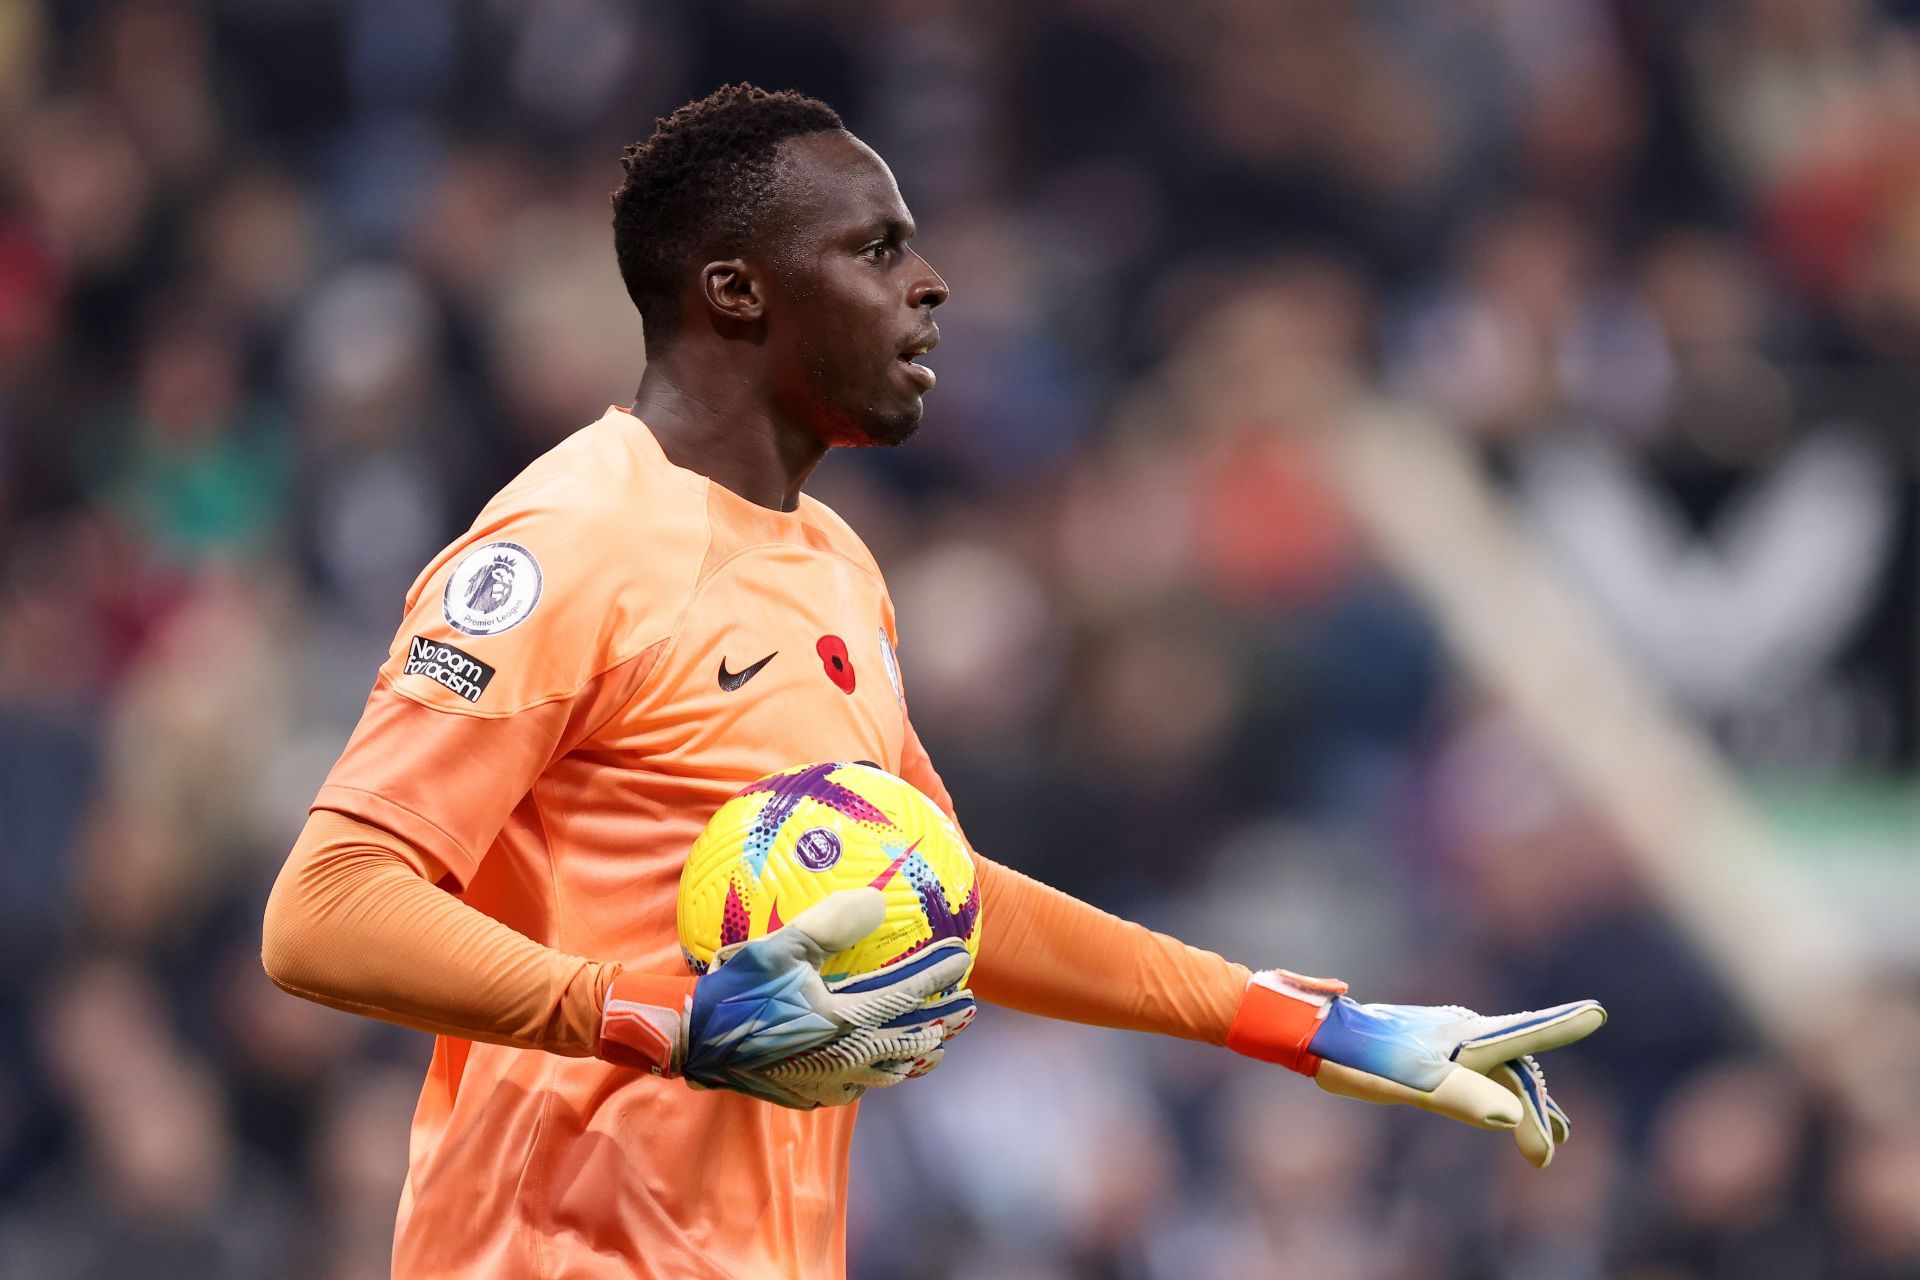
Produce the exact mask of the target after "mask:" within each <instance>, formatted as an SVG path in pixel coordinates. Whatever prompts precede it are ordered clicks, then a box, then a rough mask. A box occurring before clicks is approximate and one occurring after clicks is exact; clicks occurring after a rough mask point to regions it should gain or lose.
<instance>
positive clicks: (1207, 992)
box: [972, 857, 1248, 1044]
mask: <svg viewBox="0 0 1920 1280" xmlns="http://www.w3.org/2000/svg"><path fill="white" fill-rule="evenodd" d="M976 861H977V863H978V867H979V876H980V910H981V938H980V958H979V961H978V962H977V963H976V964H975V966H974V970H973V978H972V985H973V991H974V994H975V995H976V996H978V997H979V998H980V999H981V1000H984V1001H987V1002H988V1003H991V1004H998V1005H1004V1006H1006V1007H1007V1008H1011V1009H1018V1010H1020V1011H1022V1012H1024V1013H1036V1014H1040V1015H1041V1016H1043V1017H1048V1018H1060V1019H1064V1020H1066V1021H1069V1022H1083V1023H1089V1024H1092V1025H1094V1026H1101V1027H1119V1028H1122V1029H1124V1030H1128V1031H1154V1032H1158V1033H1160V1034H1162V1035H1170V1036H1179V1037H1181V1038H1182V1039H1186V1040H1202V1041H1206V1042H1207V1043H1210V1044H1225V1043H1226V1041H1227V1029H1228V1027H1229V1026H1231V1025H1232V1023H1233V1018H1234V1013H1235V1011H1236V1010H1237V1009H1238V1008H1239V1006H1240V998H1241V996H1242V994H1243V993H1244V992H1245V991H1246V986H1247V976H1248V971H1247V969H1246V967H1245V966H1244V965H1238V964H1234V963H1232V962H1231V961H1228V960H1225V959H1223V958H1221V957H1220V956H1217V955H1215V954H1214V953H1213V952H1211V951H1203V950H1201V949H1200V948H1198V947H1190V946H1188V945H1187V944H1186V943H1184V942H1181V941H1179V940H1178V939H1177V938H1170V937H1168V936H1166V935H1165V934H1162V933H1155V932H1154V931H1153V930H1151V929H1148V928H1147V927H1146V926H1144V925H1138V924H1134V923H1132V922H1130V921H1127V920H1122V919H1120V918H1119V917H1118V916H1114V915H1109V914H1108V913H1107V912H1105V911H1102V910H1100V909H1099V908H1097V907H1093V906H1089V905H1088V904H1086V903H1084V902H1081V901H1080V900H1079V899H1077V898H1074V897H1072V896H1070V895H1068V894H1065V893H1062V892H1060V891H1059V890H1058V889H1054V888H1050V887H1049V886H1047V885H1044V884H1041V883H1040V882H1039V881H1037V880H1034V879H1032V878H1031V877H1029V876H1024V875H1021V874H1020V873H1019V872H1018V871H1014V870H1011V869H1010V868H1007V867H1003V866H1001V865H1000V864H998V863H996V862H993V861H991V860H989V859H986V858H978V857H976Z"/></svg>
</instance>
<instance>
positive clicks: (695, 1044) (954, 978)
mask: <svg viewBox="0 0 1920 1280" xmlns="http://www.w3.org/2000/svg"><path fill="white" fill-rule="evenodd" d="M885 917H886V899H885V897H884V896H883V895H882V894H881V893H880V891H879V890H878V889H870V888H863V889H850V890H846V891H844V892H840V893H834V894H829V895H828V896H827V897H826V898H825V899H823V900H822V901H820V902H818V903H815V904H814V905H813V906H811V907H809V908H807V910H805V911H803V912H801V913H800V914H799V915H797V916H795V917H794V918H793V920H792V921H790V922H789V923H787V924H786V925H784V926H783V927H781V928H780V929H777V930H775V931H774V932H773V933H770V934H768V935H767V936H766V937H764V938H757V939H755V940H753V941H751V942H743V943H738V944H736V945H734V946H731V947H728V948H725V949H724V950H722V951H721V952H720V953H719V954H718V955H716V956H715V957H714V962H713V966H712V967H711V968H710V969H709V970H708V971H707V972H706V973H705V974H704V975H702V976H701V977H699V978H698V979H686V978H657V977H653V976H651V975H646V974H628V973H622V974H621V975H620V976H619V977H617V978H615V979H614V982H613V985H612V987H611V988H610V989H609V990H608V993H607V1000H606V1006H605V1009H604V1011H603V1014H602V1017H601V1024H600V1036H599V1047H598V1053H599V1056H601V1057H602V1058H605V1059H607V1060H608V1061H611V1062H618V1063H622V1064H623V1065H627V1066H633V1067H637V1068H639V1069H641V1070H644V1071H650V1072H652V1073H653V1074H655V1075H660V1076H684V1077H685V1078H686V1080H687V1081H688V1083H690V1084H693V1085H695V1086H697V1087H702V1088H709V1089H731V1090H734V1091H735V1092H739V1093H744V1094H747V1095H749V1096H751V1097H755V1098H759V1099H761V1100H763V1101H766V1102H773V1103H777V1104H779V1105H780V1106H783V1107H794V1108H798V1109H801V1110H811V1109H812V1108H814V1107H819V1106H838V1105H841V1104H844V1103H848V1102H852V1101H853V1100H854V1099H856V1098H858V1097H859V1096H860V1095H861V1093H863V1092H865V1090H867V1089H869V1088H873V1087H876V1086H881V1085H889V1084H897V1083H899V1082H900V1081H901V1080H905V1079H910V1078H911V1077H913V1076H915V1075H924V1074H925V1073H926V1072H927V1071H930V1070H932V1069H933V1067H934V1066H936V1065H938V1063H939V1060H940V1055H941V1053H942V1049H941V1046H942V1044H943V1043H944V1042H945V1041H946V1040H947V1039H949V1038H951V1037H952V1036H953V1035H956V1034H958V1033H959V1031H960V1030H961V1029H962V1028H964V1027H965V1025H966V1024H967V1022H969V1021H971V1020H972V1017H973V1009H974V1004H973V997H972V995H971V994H970V993H968V992H964V991H958V992H949V991H948V989H949V988H952V987H954V986H955V985H956V984H957V983H958V982H959V981H960V979H961V976H962V975H963V974H965V973H966V971H967V965H968V959H967V952H966V947H965V945H964V944H963V943H961V942H960V941H959V940H958V939H947V940H944V941H942V942H939V943H936V944H934V945H933V946H930V947H926V948H923V949H922V950H920V951H918V952H915V953H914V954H913V955H911V956H908V957H906V958H905V959H902V960H899V961H896V962H895V963H894V964H891V965H889V966H887V967H886V968H885V969H881V970H878V971H876V972H874V973H870V974H863V975H862V976H860V977H858V978H852V979H848V980H846V981H843V982H838V983H835V984H833V985H832V986H828V984H827V983H826V982H825V981H824V980H823V979H822V978H821V976H820V964H821V962H822V961H824V960H825V959H826V958H827V957H828V956H829V955H831V954H833V953H834V952H836V951H841V950H844V949H846V948H847V947H850V946H852V945H853V944H854V943H856V942H858V941H859V940H860V939H862V938H864V937H866V936H867V935H868V934H870V933H872V932H873V931H874V930H875V929H877V928H879V926H880V923H881V921H882V920H884V919H885ZM942 993H946V994H942Z"/></svg>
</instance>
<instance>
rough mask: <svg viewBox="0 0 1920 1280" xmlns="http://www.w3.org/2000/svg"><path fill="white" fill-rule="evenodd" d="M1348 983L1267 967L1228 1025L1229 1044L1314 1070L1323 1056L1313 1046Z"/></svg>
mask: <svg viewBox="0 0 1920 1280" xmlns="http://www.w3.org/2000/svg"><path fill="white" fill-rule="evenodd" d="M1346 989H1347V984H1346V983H1344V982H1340V981H1338V980H1337V979H1332V978H1307V977H1302V976H1301V975H1299V974H1297V973H1293V972H1291V971H1289V970H1286V969H1263V970H1261V971H1260V972H1259V973H1256V974H1254V975H1253V976H1252V977H1251V978H1250V979H1248V981H1247V992H1246V995H1245V996H1243V997H1242V998H1241V1000H1240V1010H1239V1012H1238V1013H1236V1014H1235V1015H1234V1018H1233V1025H1232V1026H1230V1027H1229V1028H1228V1029H1227V1048H1229V1049H1231V1050H1233V1051H1234V1052H1235V1053H1239V1054H1245V1055H1246V1056H1247V1057H1249V1058H1258V1059H1259V1060H1260V1061H1262V1062H1276V1063H1278V1064H1280V1065H1281V1066H1283V1067H1285V1068H1287V1069H1288V1070H1289V1071H1298V1072H1299V1073H1300V1074H1301V1075H1303V1076H1311V1075H1313V1074H1315V1073H1316V1072H1318V1071H1319V1070H1320V1059H1319V1057H1318V1056H1317V1055H1315V1054H1314V1053H1312V1052H1310V1051H1309V1050H1308V1048H1307V1046H1308V1045H1310V1044H1312V1043H1313V1037H1314V1034H1315V1033H1316V1032H1318V1031H1319V1030H1320V1023H1321V1021H1322V1020H1323V1019H1325V1017H1326V1016H1327V1005H1328V1003H1329V1002H1330V1001H1331V1000H1332V999H1333V998H1334V997H1336V996H1339V995H1342V994H1344V993H1345V992H1346Z"/></svg>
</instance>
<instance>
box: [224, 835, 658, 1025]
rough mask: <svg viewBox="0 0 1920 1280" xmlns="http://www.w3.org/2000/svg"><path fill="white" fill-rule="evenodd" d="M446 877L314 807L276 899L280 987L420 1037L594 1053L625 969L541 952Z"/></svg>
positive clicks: (388, 839) (272, 970) (402, 848)
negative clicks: (611, 989) (610, 990)
mask: <svg viewBox="0 0 1920 1280" xmlns="http://www.w3.org/2000/svg"><path fill="white" fill-rule="evenodd" d="M435 875H436V872H435V871H434V870H433V867H432V864H431V862H430V860H429V859H428V857H427V856H426V855H424V854H422V853H421V852H420V851H418V850H416V849H414V848H413V847H411V846H410V845H408V844H407V843H406V842H405V841H403V840H401V839H400V838H399V837H398V836H396V835H394V834H393V833H391V832H389V831H386V830H384V829H383V828H380V827H377V826H373V825H371V824H369V823H366V822H362V821H360V820H358V819H355V818H350V817H348V816H347V815H345V814H342V813H336V812H333V811H331V810H327V809H316V810H315V811H314V812H313V813H312V815H311V816H310V817H309V818H308V820H307V825H306V827H305V829H304V830H303V831H302V832H301V834H300V839H299V841H298V843H297V844H295V846H294V849H293V852H292V853H291V854H290V855H289V856H288V858H287V862H286V865H285V866H284V867H283V868H282V869H281V871H280V877H279V879H278V880H277V881H275V883H274V886H273V893H272V896H271V897H270V898H269V899H268V901H267V912H266V921H265V926H264V931H263V934H262V938H261V959H262V962H263V963H264V964H265V966H266V970H267V974H268V976H269V977H271V978H272V979H273V980H274V982H275V983H277V984H278V985H279V986H280V987H281V988H282V989H284V990H286V991H289V992H291V993H293V994H294V995H298V996H304V997H306V998H307V999H309V1000H314V1001H318V1002H319V1003H321V1004H324V1005H330V1006H332V1007H333V1008H335V1009H345V1010H347V1011H348V1012H351V1013H360V1014H368V1015H371V1016H373V1017H376V1018H382V1019H385V1020H386V1021H389V1022H397V1023H399V1024H401V1025H403V1026H408V1027H414V1028H417V1029H419V1030H422V1031H431V1032H434V1033H436V1034H439V1035H447V1036H456V1037H459V1038H462V1039H467V1040H481V1041H486V1042H489V1043H493V1044H509V1045H515V1046H518V1047H520V1048H524V1049H545V1050H547V1051H548V1052H551V1053H559V1054H565V1055H567V1056H569V1057H585V1056H587V1055H590V1054H592V1053H593V1051H594V1041H595V1037H596V1034H597V1032H598V1030H599V1025H600V1010H601V1008H602V1006H603V1004H604V1003H605V999H606V992H607V987H608V986H609V985H610V984H611V983H612V982H613V980H614V978H615V977H617V976H618V975H619V973H620V966H619V965H618V964H609V963H601V962H597V961H593V960H588V959H584V958H582V957H580V956H574V955H568V954H567V953H566V952H563V951H556V950H554V949H553V948H551V947H546V946H542V945H541V944H539V943H537V942H535V941H533V940H532V939H531V938H528V937H527V936H525V935H524V934H521V933H518V932H516V931H515V930H513V929H511V928H509V927H508V926H506V925H504V924H501V923H500V922H499V921H497V920H495V919H493V918H492V917H490V916H488V915H486V914H484V913H482V912H480V911H478V910H476V909H474V908H473V907H470V906H468V905H467V904H466V903H464V902H462V901H460V899H458V898H456V897H455V896H454V895H452V894H451V893H448V892H446V891H445V890H444V889H442V888H440V887H439V886H438V885H437V884H435V883H434V879H435Z"/></svg>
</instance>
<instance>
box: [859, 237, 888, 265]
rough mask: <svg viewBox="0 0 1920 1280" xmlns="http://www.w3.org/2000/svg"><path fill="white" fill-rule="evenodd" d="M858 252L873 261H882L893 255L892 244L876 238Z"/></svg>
mask: <svg viewBox="0 0 1920 1280" xmlns="http://www.w3.org/2000/svg"><path fill="white" fill-rule="evenodd" d="M860 252H861V253H862V254H864V255H865V256H867V257H869V258H872V259H873V260H874V261H875V262H884V261H886V260H887V259H888V258H890V257H892V256H893V245H892V244H891V243H890V242H888V241H886V240H876V241H874V242H873V243H872V244H870V245H868V246H867V247H866V248H864V249H862V250H861V251H860Z"/></svg>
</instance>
